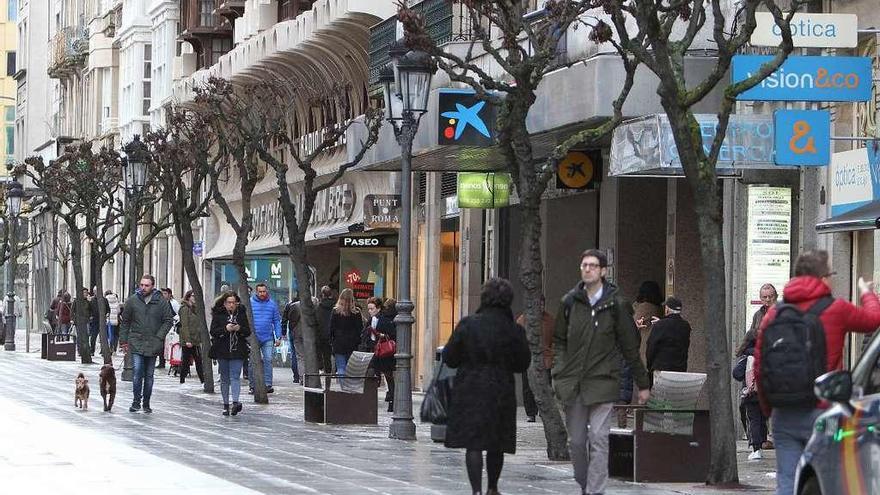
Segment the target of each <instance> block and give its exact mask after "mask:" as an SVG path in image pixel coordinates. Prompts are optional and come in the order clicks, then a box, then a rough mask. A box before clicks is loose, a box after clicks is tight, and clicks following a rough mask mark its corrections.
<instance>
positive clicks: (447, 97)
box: [437, 89, 495, 146]
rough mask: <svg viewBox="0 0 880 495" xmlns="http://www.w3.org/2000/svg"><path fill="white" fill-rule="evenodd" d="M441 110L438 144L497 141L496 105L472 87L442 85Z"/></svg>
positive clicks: (476, 144)
mask: <svg viewBox="0 0 880 495" xmlns="http://www.w3.org/2000/svg"><path fill="white" fill-rule="evenodd" d="M438 110H439V117H438V118H439V119H440V120H439V122H438V125H437V130H438V136H437V144H440V145H460V146H492V145H493V144H495V132H494V127H495V108H494V107H493V106H492V105H490V104H488V103H486V102H485V101H481V100H480V99H478V98H477V96H476V94H475V93H474V92H473V91H472V90H466V89H441V90H440V94H439V101H438Z"/></svg>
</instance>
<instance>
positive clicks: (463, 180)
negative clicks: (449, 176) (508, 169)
mask: <svg viewBox="0 0 880 495" xmlns="http://www.w3.org/2000/svg"><path fill="white" fill-rule="evenodd" d="M509 204H510V174H508V173H501V172H498V173H496V172H460V173H459V174H458V207H459V208H500V207H502V206H508V205H509Z"/></svg>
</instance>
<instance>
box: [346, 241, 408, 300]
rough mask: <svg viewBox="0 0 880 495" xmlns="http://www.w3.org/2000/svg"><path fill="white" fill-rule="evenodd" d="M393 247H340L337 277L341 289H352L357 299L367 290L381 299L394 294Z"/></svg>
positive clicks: (361, 297) (364, 294)
mask: <svg viewBox="0 0 880 495" xmlns="http://www.w3.org/2000/svg"><path fill="white" fill-rule="evenodd" d="M394 265H395V263H394V249H388V248H377V249H357V250H355V249H342V250H341V251H340V263H339V269H340V273H339V278H340V286H341V287H342V288H343V289H352V290H354V291H355V293H356V294H355V296H356V297H357V298H358V299H361V300H363V299H367V297H364V296H366V295H367V293H368V292H369V294H370V296H376V297H381V298H382V299H385V298H388V297H392V296H393V295H394Z"/></svg>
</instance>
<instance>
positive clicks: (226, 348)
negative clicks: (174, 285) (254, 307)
mask: <svg viewBox="0 0 880 495" xmlns="http://www.w3.org/2000/svg"><path fill="white" fill-rule="evenodd" d="M246 311H247V309H246V308H245V307H243V306H242V305H241V298H239V297H238V294H236V293H235V292H224V293H223V295H221V296H220V297H219V298H218V299H217V301H216V302H215V303H214V307H213V308H212V310H211V317H212V318H211V349H210V351H209V352H208V355H209V357H210V358H211V359H216V360H217V364H218V367H219V369H220V395H222V396H223V415H224V416H229V415H230V414H232V415H233V416H235V415H236V414H238V413H239V412H241V408H242V406H241V402H240V401H239V400H238V399H239V394H240V393H241V370H242V367H243V365H244V358H245V357H246V356H247V354H248V350H249V348H248V343H247V338H248V336H249V335H250V334H251V329H250V326H249V325H248V319H247V313H246ZM230 388H231V389H232V390H231V392H232V408H231V409H230V407H229V392H230Z"/></svg>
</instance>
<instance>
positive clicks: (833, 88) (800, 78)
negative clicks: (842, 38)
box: [732, 55, 873, 101]
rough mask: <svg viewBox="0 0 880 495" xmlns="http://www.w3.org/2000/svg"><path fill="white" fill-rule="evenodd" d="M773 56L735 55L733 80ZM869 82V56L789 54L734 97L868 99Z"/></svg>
mask: <svg viewBox="0 0 880 495" xmlns="http://www.w3.org/2000/svg"><path fill="white" fill-rule="evenodd" d="M772 59H773V57H771V56H764V55H736V56H735V57H733V69H732V73H733V77H732V79H733V82H740V81H743V80H745V79H748V78H749V77H751V76H752V75H753V74H755V73H757V72H758V70H759V69H760V68H761V66H762V65H764V64H765V63H767V62H769V61H770V60H772ZM872 83H873V81H872V68H871V59H870V58H869V57H788V59H786V61H785V62H783V64H782V65H781V66H780V67H779V68H778V69H777V70H776V71H775V72H773V73H772V74H770V75H769V76H767V77H766V78H765V79H764V80H763V81H761V82H760V83H758V84H757V85H756V86H755V87H753V88H752V89H750V90H748V91H745V92H743V93H741V94H740V95H739V96H738V97H737V99H738V100H759V101H868V100H870V99H871V85H872Z"/></svg>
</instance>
